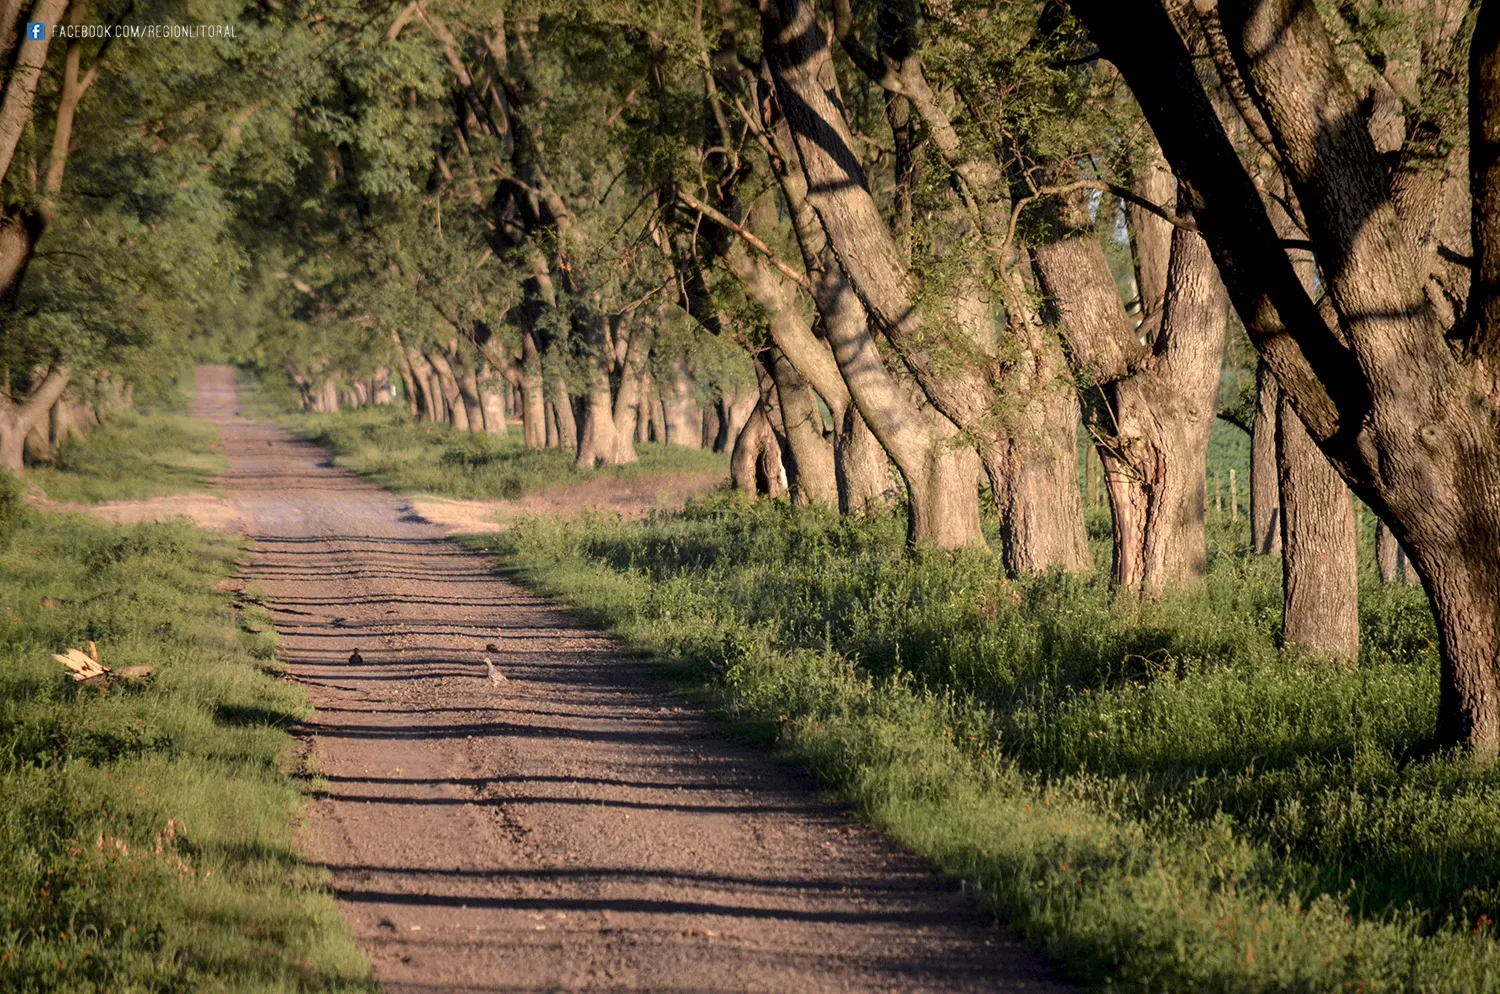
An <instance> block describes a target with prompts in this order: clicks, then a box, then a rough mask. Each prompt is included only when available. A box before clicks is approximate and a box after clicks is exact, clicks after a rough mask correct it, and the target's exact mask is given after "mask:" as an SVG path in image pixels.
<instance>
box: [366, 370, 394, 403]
mask: <svg viewBox="0 0 1500 994" xmlns="http://www.w3.org/2000/svg"><path fill="white" fill-rule="evenodd" d="M370 399H371V400H372V401H374V402H375V403H376V404H378V405H379V406H381V407H385V406H386V405H388V404H394V403H395V402H396V397H395V391H393V390H392V389H391V370H390V367H389V366H381V367H380V368H379V369H377V370H375V378H374V379H373V380H372V381H371V389H370Z"/></svg>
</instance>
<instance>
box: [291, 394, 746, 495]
mask: <svg viewBox="0 0 1500 994" xmlns="http://www.w3.org/2000/svg"><path fill="white" fill-rule="evenodd" d="M278 420H279V421H280V422H281V423H282V424H283V425H286V426H287V427H289V428H291V429H292V430H294V431H296V432H297V433H298V434H300V435H303V436H305V437H307V438H310V439H312V440H313V441H315V442H317V443H318V444H319V445H323V446H326V447H327V448H329V449H331V450H332V451H333V452H334V453H335V460H334V461H335V463H337V464H338V465H340V466H343V467H345V468H347V469H350V470H353V471H354V472H356V473H358V474H359V475H361V476H363V477H365V478H367V479H369V480H371V481H373V482H375V483H377V484H379V485H381V486H383V487H389V488H391V489H393V490H400V491H403V492H406V493H427V494H438V495H440V496H445V497H466V498H481V499H483V498H491V499H514V498H517V497H521V496H523V495H526V494H531V493H537V492H542V491H547V490H553V489H562V488H566V487H568V486H571V485H575V484H577V483H579V482H580V481H582V480H585V479H598V478H600V477H613V478H617V479H631V478H635V477H644V476H658V475H667V474H692V475H705V476H711V475H715V474H723V475H727V474H728V471H729V457H728V456H726V455H723V454H721V453H715V452H711V451H705V450H699V449H685V448H682V447H681V446H668V445H656V444H654V443H650V442H647V443H643V444H639V445H637V446H636V450H637V452H638V453H639V454H640V461H639V462H636V463H631V464H630V465H628V466H607V467H603V468H601V469H597V470H578V469H575V468H574V467H573V457H572V456H571V455H569V454H568V453H566V452H564V451H562V450H561V449H527V448H525V446H524V445H523V444H522V441H521V432H520V427H519V426H514V427H513V428H512V429H511V431H509V432H508V433H507V434H505V435H503V436H500V437H498V438H497V437H491V436H489V435H486V434H484V433H483V432H480V433H476V434H470V433H468V432H461V431H456V430H454V429H453V428H451V427H450V426H448V425H443V424H434V423H432V422H429V421H418V420H416V419H413V418H411V417H409V416H408V415H407V413H406V412H405V411H404V410H400V409H398V408H395V407H376V408H365V409H362V410H357V411H343V412H339V413H337V414H308V413H300V412H299V413H295V414H283V415H281V416H280V417H279V418H278Z"/></svg>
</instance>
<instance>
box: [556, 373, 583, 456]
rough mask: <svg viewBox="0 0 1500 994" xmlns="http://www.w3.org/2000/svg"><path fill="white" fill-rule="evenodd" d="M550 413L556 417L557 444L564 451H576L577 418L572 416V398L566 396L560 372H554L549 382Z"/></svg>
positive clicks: (566, 390) (565, 385) (566, 391)
mask: <svg viewBox="0 0 1500 994" xmlns="http://www.w3.org/2000/svg"><path fill="white" fill-rule="evenodd" d="M551 394H552V414H553V417H555V418H556V419H557V445H558V448H560V449H562V450H563V451H564V452H569V453H576V452H577V451H578V419H577V418H576V417H574V416H573V398H572V397H570V396H568V387H567V384H566V383H564V382H563V378H562V375H561V374H555V375H554V376H553V377H552V383H551Z"/></svg>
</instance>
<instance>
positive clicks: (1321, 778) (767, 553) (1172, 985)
mask: <svg viewBox="0 0 1500 994" xmlns="http://www.w3.org/2000/svg"><path fill="white" fill-rule="evenodd" d="M1245 532H1246V528H1245V523H1244V520H1243V516H1242V518H1241V521H1240V522H1239V523H1237V524H1231V523H1230V522H1228V521H1227V520H1220V521H1217V522H1213V523H1211V527H1210V544H1211V556H1210V561H1211V563H1212V571H1211V575H1210V576H1209V577H1208V579H1207V581H1206V582H1205V583H1204V584H1203V585H1202V586H1201V587H1200V588H1199V589H1197V590H1192V591H1187V592H1183V593H1180V594H1178V595H1176V596H1174V597H1171V598H1168V599H1166V600H1163V601H1162V602H1161V603H1159V604H1146V605H1132V604H1120V603H1115V602H1114V600H1113V598H1112V597H1111V595H1110V591H1109V589H1108V583H1107V576H1106V569H1105V567H1104V565H1103V563H1104V562H1106V561H1107V557H1108V549H1107V545H1106V544H1104V543H1102V542H1099V543H1096V546H1095V550H1096V555H1097V556H1098V559H1099V561H1100V562H1101V566H1100V567H1099V569H1098V570H1097V571H1096V573H1095V574H1094V575H1093V576H1090V577H1087V578H1083V579H1069V578H1065V577H1060V576H1052V577H1044V578H1038V579H1035V580H1028V581H1025V582H1014V581H1010V580H1007V579H1005V578H1004V577H1003V576H1002V574H1001V569H1000V564H999V563H998V561H997V559H996V558H995V557H986V556H978V555H969V554H965V555H960V556H956V557H949V556H946V555H939V554H935V553H921V554H917V555H905V554H903V550H902V541H903V524H902V520H901V518H900V517H899V515H894V514H893V515H889V516H884V517H878V518H875V519H873V520H868V521H864V522H860V523H852V522H849V521H844V520H840V519H839V518H838V517H837V516H836V515H834V514H832V513H827V512H820V511H808V510H795V509H791V508H789V507H787V506H786V505H784V504H779V503H775V502H760V503H759V504H753V505H752V504H749V503H747V502H744V501H742V500H740V499H739V498H738V496H737V495H729V496H725V497H721V498H715V499H711V500H706V501H701V502H697V503H695V504H692V505H690V506H689V508H688V509H687V510H686V511H684V512H682V513H680V514H662V515H657V516H656V517H654V518H652V519H650V520H648V521H645V522H640V523H627V522H622V521H618V520H606V519H603V518H599V517H595V518H592V519H587V520H585V521H582V522H578V523H575V524H572V525H565V524H561V523H557V522H551V521H543V520H534V521H531V522H528V523H525V524H522V525H520V526H518V527H517V528H515V529H513V530H512V531H511V532H510V533H508V534H507V535H503V536H495V537H488V538H484V539H482V540H480V539H476V540H475V541H479V542H481V543H482V544H483V545H484V546H486V547H488V548H492V549H495V550H497V551H499V552H500V553H501V554H502V555H503V556H504V557H505V559H506V561H507V562H509V563H510V564H512V566H513V567H514V568H515V569H516V570H517V571H518V573H519V575H520V576H522V577H523V578H524V579H526V580H527V581H528V582H530V583H532V584H534V585H535V586H537V587H538V588H539V589H541V590H543V591H546V592H548V593H552V594H556V595H558V596H560V597H562V598H563V599H565V600H566V601H568V602H570V603H571V604H573V605H575V606H576V607H578V608H579V609H581V610H582V611H583V612H584V613H585V614H586V615H587V616H588V617H590V618H592V619H594V620H595V621H598V622H600V623H602V624H605V625H607V626H609V627H611V628H612V629H613V630H614V631H615V632H617V633H619V634H620V635H621V636H622V637H623V638H625V639H626V641H627V642H629V643H630V644H632V645H634V646H636V647H638V648H640V649H643V650H647V651H650V652H652V653H654V654H656V657H657V658H658V659H659V660H664V661H666V662H667V663H669V664H671V665H673V666H675V667H676V669H677V671H678V673H679V675H681V676H684V677H686V678H688V679H690V680H691V681H693V682H695V683H696V684H697V685H698V686H700V687H702V688H704V690H705V691H706V692H708V693H710V694H711V695H713V697H714V699H715V700H717V701H718V703H719V705H720V706H721V707H722V708H723V710H724V711H725V712H726V713H727V714H728V715H730V716H732V717H736V718H738V719H741V720H744V721H750V722H752V723H758V726H759V727H761V728H763V729H766V730H767V732H768V733H769V734H771V735H773V736H774V737H775V738H776V739H777V740H778V741H779V742H780V744H781V746H782V747H783V748H784V749H786V750H787V751H789V752H790V753H791V754H792V755H794V756H796V757H798V758H799V759H800V760H802V761H803V762H805V763H807V764H808V765H809V766H810V767H811V768H812V769H814V770H815V771H816V772H817V773H818V774H819V775H820V776H822V777H823V778H824V779H825V780H826V781H827V782H828V783H830V784H831V785H833V786H834V787H836V789H838V791H839V792H840V793H841V794H842V795H843V796H844V797H845V798H846V799H847V800H848V801H849V802H850V803H851V804H853V805H855V806H856V807H858V808H859V809H861V810H863V811H864V812H865V813H866V814H867V816H868V817H869V818H870V819H871V820H872V821H874V822H875V823H876V824H878V825H880V826H882V827H883V828H885V829H886V830H887V831H889V832H890V833H891V834H892V835H893V836H894V837H895V838H897V839H898V840H900V841H902V842H903V843H905V844H907V845H909V846H910V847H912V848H913V849H914V850H915V851H917V852H919V853H921V854H923V855H924V856H926V857H927V858H929V859H931V860H932V861H933V862H934V863H935V864H936V865H938V866H940V867H941V868H942V869H943V870H944V871H945V872H947V873H949V874H951V875H953V876H955V877H959V878H962V879H965V880H968V881H971V882H972V883H974V884H975V885H977V886H978V887H979V888H980V889H981V890H982V893H983V894H984V896H985V899H986V900H987V901H988V902H989V903H990V905H991V906H992V907H993V908H994V909H995V910H996V912H997V913H999V914H1000V915H1001V916H1003V917H1004V918H1006V919H1007V920H1009V921H1011V922H1013V923H1015V924H1016V925H1017V926H1019V927H1021V928H1023V929H1024V930H1026V931H1027V932H1028V933H1029V934H1030V935H1032V936H1033V937H1034V938H1035V939H1037V940H1038V941H1039V942H1041V943H1042V944H1044V945H1045V946H1046V947H1047V948H1049V949H1051V950H1052V951H1053V952H1054V953H1056V954H1058V955H1059V956H1060V957H1061V958H1062V959H1063V960H1064V962H1065V963H1066V964H1067V968H1068V969H1069V970H1070V971H1071V972H1073V973H1074V975H1076V976H1077V977H1079V978H1080V979H1083V980H1086V981H1090V982H1110V983H1122V984H1125V985H1126V986H1128V987H1131V988H1133V989H1140V990H1162V991H1186V990H1214V991H1289V990H1294V991H1335V990H1365V991H1377V990H1378V991H1413V992H1416V991H1433V992H1436V991H1451V992H1455V994H1456V992H1469V991H1488V990H1500V946H1497V945H1496V943H1495V942H1494V941H1493V940H1492V938H1491V937H1490V933H1489V931H1488V929H1489V925H1488V923H1489V922H1491V921H1493V920H1495V919H1496V918H1497V917H1500V915H1497V909H1500V845H1497V843H1500V770H1496V769H1483V768H1479V767H1476V766H1473V765H1471V764H1469V763H1467V762H1465V761H1461V760H1451V759H1443V758H1424V757H1423V752H1422V749H1423V745H1424V743H1425V741H1426V740H1427V738H1428V737H1429V735H1430V734H1431V731H1432V728H1433V722H1434V720H1435V709H1436V697H1437V657H1436V651H1435V633H1434V629H1433V624H1432V619H1431V617H1430V615H1429V613H1428V611H1427V607H1426V604H1425V600H1424V598H1423V595H1422V592H1421V590H1420V589H1417V588H1410V587H1406V586H1404V585H1385V584H1381V583H1380V582H1379V581H1378V579H1376V577H1375V576H1374V571H1373V563H1372V562H1371V557H1370V555H1369V552H1370V550H1369V549H1365V550H1364V555H1363V567H1362V569H1363V572H1362V577H1361V579H1362V587H1363V589H1362V591H1361V601H1362V603H1361V611H1362V615H1363V620H1364V630H1363V645H1362V651H1361V658H1360V663H1359V666H1358V667H1356V668H1339V669H1328V668H1322V667H1316V666H1308V665H1305V664H1301V663H1298V662H1296V661H1293V660H1289V659H1287V658H1284V657H1283V656H1282V655H1280V654H1279V653H1278V651H1277V649H1276V644H1275V636H1276V629H1277V627H1278V626H1279V621H1280V573H1279V564H1278V563H1277V562H1276V561H1275V560H1274V559H1261V558H1256V557H1250V556H1248V555H1246V554H1245V549H1244V544H1245V539H1246V537H1247V536H1246V535H1245V534H1244V533H1245Z"/></svg>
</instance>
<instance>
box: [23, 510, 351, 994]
mask: <svg viewBox="0 0 1500 994" xmlns="http://www.w3.org/2000/svg"><path fill="white" fill-rule="evenodd" d="M0 482H3V481H0ZM0 504H4V502H0ZM8 506H10V507H11V511H12V512H14V510H15V508H14V506H13V505H8ZM0 511H4V507H0ZM0 517H7V515H6V514H3V513H0ZM9 530H10V532H11V534H10V538H9V542H8V548H5V549H4V550H3V551H0V990H5V991H14V992H30V991H38V992H39V991H70V992H74V991H78V992H84V991H86V992H105V991H109V992H114V994H120V992H130V991H142V992H144V991H152V992H163V991H182V992H196V991H236V992H259V991H264V992H272V991H276V992H283V991H374V990H376V986H375V984H374V983H373V982H372V981H371V980H370V979H369V968H368V965H367V964H366V962H365V961H364V959H363V957H362V956H361V955H360V953H359V952H358V950H357V949H356V948H355V945H354V943H353V940H352V938H351V937H350V935H349V933H348V930H347V928H346V927H345V925H344V923H343V921H342V920H341V918H340V917H339V915H338V913H337V910H336V909H335V907H334V904H333V901H332V898H331V896H330V895H329V894H328V892H327V890H326V874H325V873H323V872H322V871H320V870H316V869H314V868H311V867H308V866H306V865H304V864H303V863H302V862H301V861H300V860H299V859H298V857H297V854H296V850H295V848H294V846H293V839H292V833H293V830H294V825H295V822H296V820H297V818H298V816H299V813H300V811H301V810H302V807H303V805H304V803H305V802H304V799H303V796H302V794H301V793H300V792H299V790H298V788H297V783H296V780H295V779H294V777H293V775H292V774H293V772H295V771H294V770H292V769H291V768H290V767H291V766H292V765H293V764H294V763H295V762H296V759H295V757H294V756H292V755H291V753H290V750H289V746H290V745H291V739H290V737H289V735H288V734H287V732H286V731H285V729H286V727H287V726H288V725H289V724H291V723H292V722H293V721H295V720H296V719H297V718H298V717H300V716H302V715H304V714H305V713H307V710H308V706H307V704H306V701H305V699H304V698H303V696H302V693H301V691H300V690H299V689H297V688H296V687H295V686H294V685H292V684H289V683H285V682H282V681H280V680H277V679H276V678H275V676H274V675H273V673H272V669H273V668H274V663H273V655H274V652H275V639H274V634H273V632H271V631H270V630H269V629H265V630H263V631H261V632H259V633H258V634H252V633H249V632H247V631H242V630H240V629H239V628H238V626H237V624H236V621H235V618H234V616H233V614H232V613H231V610H230V605H229V602H228V599H229V597H230V595H229V594H226V593H224V592H221V591H219V590H218V589H216V584H217V582H218V581H219V580H221V579H222V578H224V577H226V576H228V575H229V574H230V573H231V572H232V570H233V563H234V560H235V558H236V556H237V555H238V553H239V547H238V546H237V544H236V543H235V541H234V540H232V539H229V538H225V537H222V536H212V535H209V534H206V533H203V532H199V531H196V530H194V529H192V528H190V527H189V526H187V525H185V524H155V525H141V526H133V527H107V526H103V525H99V524H96V523H93V522H91V521H87V520H85V519H83V518H81V517H62V516H56V515H47V514H40V513H23V514H21V515H20V516H19V520H18V521H13V522H12V523H11V527H10V529H9ZM4 544H5V540H4V539H3V538H0V545H4ZM252 620H260V621H261V622H262V623H264V621H265V619H264V618H260V619H252ZM90 639H92V640H94V641H96V642H97V643H98V646H99V654H100V658H101V660H102V661H103V662H104V663H105V665H108V666H112V667H116V668H118V667H124V666H129V665H134V664H142V663H148V664H150V665H152V666H155V667H156V670H157V676H156V678H155V680H154V681H153V682H152V683H151V684H150V685H149V686H146V687H141V688H127V687H124V686H117V687H116V688H115V689H111V690H110V691H108V692H107V693H102V692H100V691H99V690H98V689H96V688H93V687H78V686H76V685H74V684H73V683H72V681H71V680H70V678H69V677H68V675H67V674H66V673H65V672H64V670H63V668H62V667H61V666H59V665H58V664H57V663H56V662H54V661H53V660H52V658H51V654H52V653H53V652H57V651H60V650H62V649H63V648H65V647H69V646H82V645H83V644H84V643H85V642H86V641H87V640H90Z"/></svg>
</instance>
